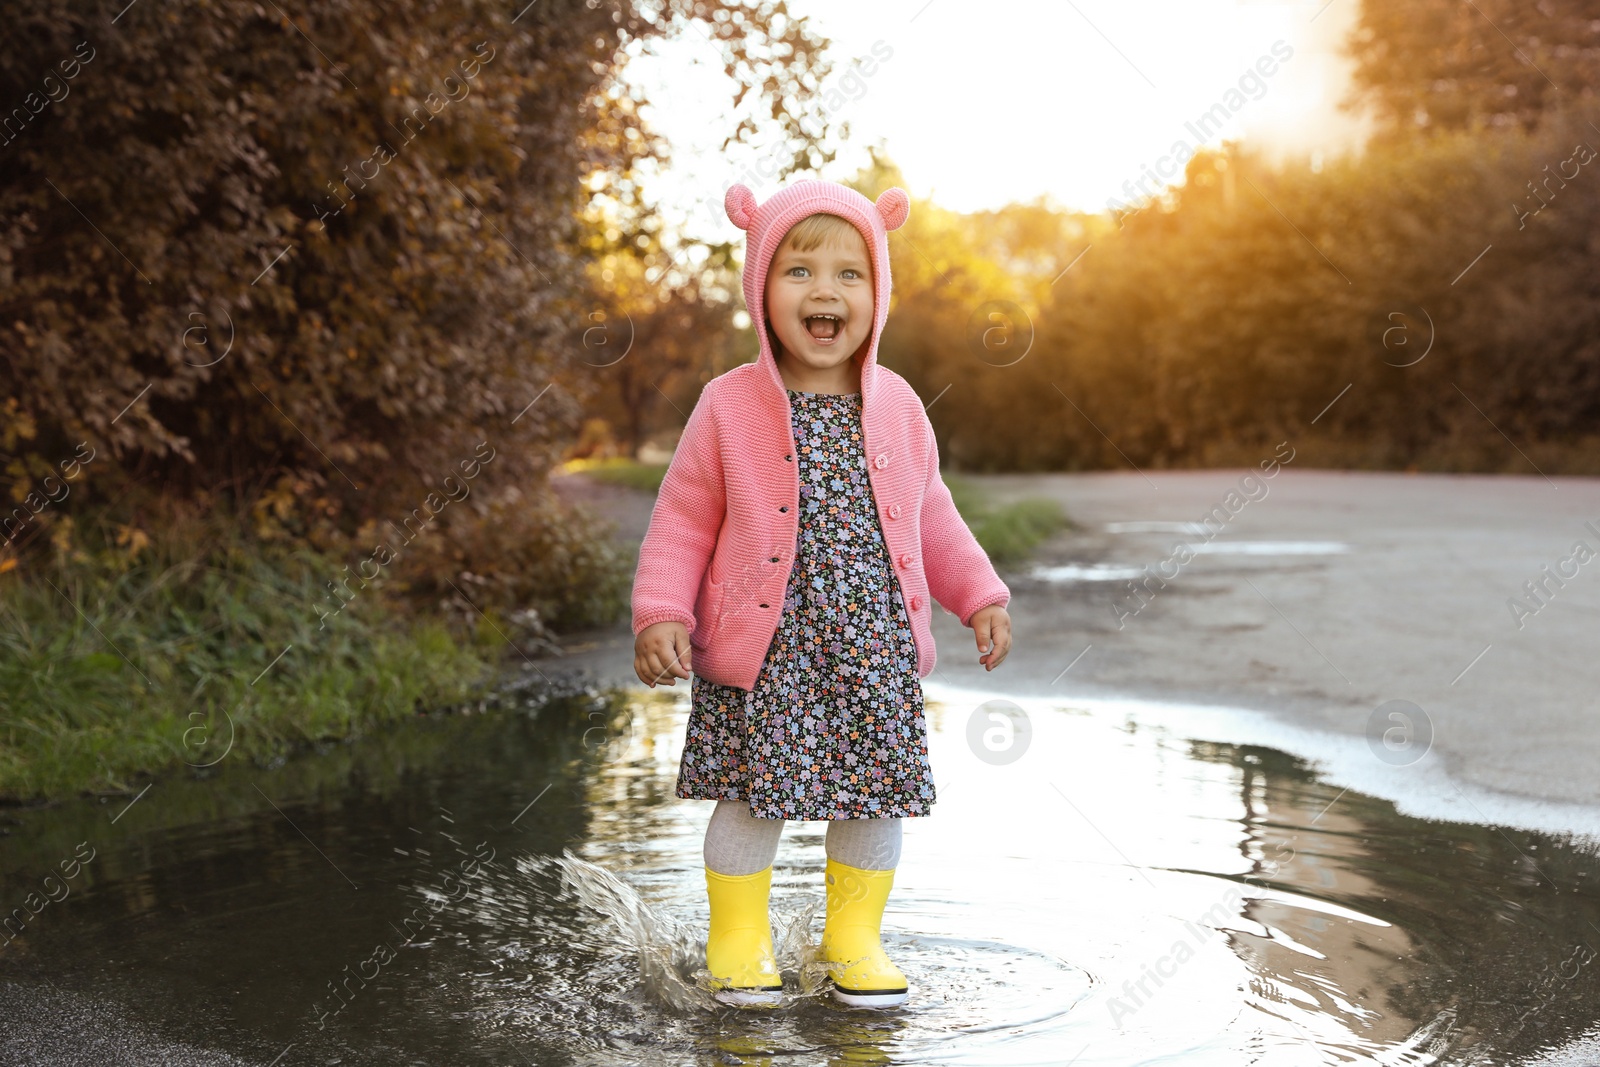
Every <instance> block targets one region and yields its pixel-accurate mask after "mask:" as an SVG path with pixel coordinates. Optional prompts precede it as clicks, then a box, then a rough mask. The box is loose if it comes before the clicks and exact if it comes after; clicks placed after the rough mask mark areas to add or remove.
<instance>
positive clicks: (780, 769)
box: [677, 389, 934, 820]
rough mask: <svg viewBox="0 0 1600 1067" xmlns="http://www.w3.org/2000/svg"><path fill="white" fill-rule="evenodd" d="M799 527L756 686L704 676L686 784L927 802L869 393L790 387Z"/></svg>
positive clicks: (812, 812)
mask: <svg viewBox="0 0 1600 1067" xmlns="http://www.w3.org/2000/svg"><path fill="white" fill-rule="evenodd" d="M789 406H790V411H791V413H792V416H793V423H794V437H795V443H796V445H797V446H798V447H797V450H796V456H797V458H798V459H799V474H800V502H799V504H800V534H799V538H798V542H797V545H796V548H797V551H796V553H795V563H794V569H793V570H792V571H791V572H790V574H789V583H788V588H787V590H786V592H785V595H784V602H783V618H782V621H781V622H780V623H779V625H778V631H777V633H776V634H775V635H773V638H772V645H771V646H770V647H769V648H768V650H767V658H766V661H765V663H764V664H763V666H762V668H761V674H760V675H759V677H758V678H757V679H756V683H755V687H754V688H753V689H749V690H744V689H739V688H736V687H733V686H725V685H717V684H715V683H713V682H708V681H705V680H704V679H702V678H700V677H699V676H698V675H696V676H695V679H694V685H693V701H692V706H691V708H690V712H689V725H688V735H687V740H686V741H685V744H684V750H683V761H682V764H681V766H680V769H679V772H678V785H677V795H678V796H680V797H683V798H686V799H703V800H742V799H746V798H748V799H749V802H750V813H751V814H752V815H754V816H755V817H757V818H763V819H799V820H808V819H874V818H880V819H887V818H901V817H906V816H914V815H928V814H930V811H929V809H930V807H931V806H932V805H933V802H934V787H933V773H932V770H931V768H930V767H929V765H928V736H927V722H926V720H925V719H924V717H923V696H922V685H921V683H920V681H919V680H918V678H917V671H916V667H917V650H916V642H915V639H914V638H913V637H912V633H911V620H910V617H909V616H908V615H907V613H906V606H905V602H904V601H903V599H902V598H901V592H900V582H899V579H898V578H897V577H896V576H895V573H894V567H893V565H892V563H891V561H890V558H889V550H888V547H887V546H886V545H885V543H884V539H883V530H882V528H881V527H880V526H879V524H878V511H877V507H876V506H875V503H874V500H873V496H872V485H871V483H870V482H869V481H868V479H867V460H866V450H865V447H864V445H863V442H862V437H861V394H860V393H843V394H840V393H800V392H796V391H795V390H793V389H791V390H789Z"/></svg>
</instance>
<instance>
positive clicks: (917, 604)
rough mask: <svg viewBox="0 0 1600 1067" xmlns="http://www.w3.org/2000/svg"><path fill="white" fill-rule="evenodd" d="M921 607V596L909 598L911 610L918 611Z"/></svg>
mask: <svg viewBox="0 0 1600 1067" xmlns="http://www.w3.org/2000/svg"><path fill="white" fill-rule="evenodd" d="M921 608H922V598H921V597H920V596H914V597H912V598H911V610H912V611H918V610H920V609H921Z"/></svg>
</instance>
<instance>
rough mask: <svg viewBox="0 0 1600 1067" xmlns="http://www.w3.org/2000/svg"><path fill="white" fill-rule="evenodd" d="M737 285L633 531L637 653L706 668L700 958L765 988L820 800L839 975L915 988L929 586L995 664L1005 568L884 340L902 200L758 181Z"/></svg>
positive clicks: (731, 199)
mask: <svg viewBox="0 0 1600 1067" xmlns="http://www.w3.org/2000/svg"><path fill="white" fill-rule="evenodd" d="M726 206H727V211H728V217H729V218H731V219H732V220H733V222H734V224H735V225H737V226H738V227H739V228H740V229H743V230H746V231H747V232H748V242H747V248H746V254H745V266H744V298H745V304H746V306H747V307H748V309H749V312H750V319H751V322H753V323H754V324H755V325H756V333H757V336H758V337H759V338H760V344H761V353H760V356H759V358H758V359H757V360H756V362H754V363H746V364H743V365H741V366H739V367H735V368H734V369H733V370H730V371H728V372H727V373H726V374H723V375H720V376H719V377H717V378H714V379H712V380H711V381H710V382H708V383H707V384H706V386H705V387H704V389H703V390H702V391H701V394H700V398H699V400H698V402H697V403H696V404H695V407H694V411H693V412H692V413H691V414H690V416H689V422H688V425H687V426H686V427H685V428H684V432H683V436H682V438H681V440H680V441H679V444H678V448H677V451H676V453H675V454H674V455H673V458H672V463H671V464H670V466H668V468H667V473H666V476H665V478H664V479H663V480H662V483H661V492H660V496H659V497H658V498H657V500H656V505H655V510H654V511H653V512H652V514H651V517H650V526H649V530H648V532H647V533H646V534H645V538H644V542H643V544H642V545H641V546H640V549H639V566H638V571H637V574H636V576H635V580H634V587H633V632H634V634H635V635H636V636H635V645H634V670H635V671H636V672H637V673H638V675H639V678H640V680H641V681H643V682H645V683H646V684H647V685H650V686H652V687H653V686H654V685H655V684H656V683H657V682H665V683H666V684H668V685H676V684H677V683H676V678H688V677H689V675H690V672H691V671H693V673H694V683H693V687H692V695H693V702H692V708H691V711H690V714H689V724H688V735H687V741H686V744H685V746H684V752H683V760H682V765H681V769H680V772H679V777H678V785H677V795H678V796H679V797H683V798H686V799H691V798H692V799H705V800H715V801H716V802H717V806H716V809H715V810H714V811H713V812H712V816H711V823H710V826H709V827H708V828H707V830H706V839H705V867H706V892H707V896H708V897H709V900H710V906H711V923H710V932H709V936H708V937H707V941H706V968H707V969H708V970H709V971H710V973H711V976H712V981H711V986H712V988H713V989H714V990H716V995H717V998H718V999H719V1000H721V1001H723V1002H724V1003H729V1004H739V1005H772V1004H776V1003H778V1002H779V1001H780V993H781V990H782V988H783V980H782V978H781V977H780V976H779V973H778V966H777V962H776V960H775V958H774V955H773V945H772V926H771V921H770V919H769V917H768V912H767V903H768V896H769V893H770V890H771V886H772V863H773V860H774V858H775V857H776V855H777V850H778V839H779V836H780V835H781V834H782V832H783V827H784V824H785V821H786V820H788V819H799V820H810V819H826V820H829V822H828V833H827V839H826V842H827V855H828V861H827V872H826V881H827V919H826V922H825V925H824V929H823V934H822V955H823V957H824V959H825V961H826V963H827V968H828V976H829V980H830V983H831V985H832V990H833V995H834V997H835V998H836V999H838V1000H839V1001H841V1002H842V1003H845V1004H848V1005H851V1006H854V1007H893V1006H896V1005H899V1004H903V1003H904V1002H905V1000H906V998H907V995H908V990H907V985H906V979H905V975H904V974H903V973H901V971H900V969H899V968H898V967H896V966H895V965H894V964H893V963H892V962H890V960H889V958H888V956H887V955H886V954H885V953H884V950H883V945H882V943H881V941H880V939H879V929H880V926H881V923H882V920H883V909H884V904H885V902H886V900H887V898H888V895H889V889H890V886H891V885H892V884H893V882H894V869H895V867H896V866H898V865H899V862H900V844H901V819H903V818H906V817H911V816H919V815H927V814H929V813H930V811H929V809H930V808H931V807H932V805H933V803H934V799H935V797H934V786H933V777H932V772H931V769H930V768H929V765H928V744H927V724H926V721H925V720H924V717H923V694H922V686H921V681H920V680H921V679H922V678H923V677H926V676H927V674H928V672H929V671H931V670H932V669H933V665H934V659H935V656H934V644H933V634H932V630H931V629H930V625H929V623H930V620H931V618H932V614H933V609H932V604H931V602H930V599H929V598H930V597H931V598H932V599H933V600H937V601H938V602H939V603H940V604H941V605H942V606H944V607H945V608H946V609H947V610H949V611H951V612H953V613H955V614H956V615H958V616H959V617H960V618H961V622H962V625H964V626H970V627H972V629H973V632H974V635H975V636H976V638H977V643H978V650H979V651H980V652H981V653H985V654H984V655H981V656H980V657H979V661H980V662H981V663H983V664H984V665H985V669H987V670H993V669H994V668H995V667H997V666H999V664H1000V662H1001V661H1002V660H1004V659H1005V657H1006V654H1007V653H1008V652H1009V651H1010V648H1011V621H1010V616H1008V615H1007V613H1006V609H1005V605H1006V604H1008V603H1009V602H1010V599H1011V594H1010V590H1009V589H1007V587H1006V585H1005V583H1003V582H1002V581H1001V580H1000V578H999V576H998V575H997V574H995V571H994V567H993V566H992V565H991V564H990V562H989V559H988V557H987V556H986V555H985V554H984V552H983V549H982V548H981V547H980V546H979V545H978V543H977V541H976V539H975V538H974V537H973V536H972V533H971V531H970V530H969V529H968V528H967V526H966V524H965V523H964V522H963V521H962V519H961V516H960V515H959V514H958V513H957V512H956V509H955V505H954V504H953V503H952V501H951V499H950V491H949V489H948V488H946V486H945V484H944V482H943V480H942V479H941V478H940V477H939V455H938V449H937V446H936V444H935V440H934V435H933V427H932V425H931V424H930V423H929V422H928V417H927V415H926V414H925V413H924V411H923V408H922V401H921V400H920V399H919V398H918V397H917V394H916V392H915V391H914V390H913V389H912V388H911V386H910V385H909V384H908V383H907V382H906V380H905V379H904V378H902V377H901V376H900V375H898V374H896V373H895V372H894V371H891V370H889V369H888V368H886V367H880V366H879V365H878V363H877V352H878V341H879V338H880V337H881V336H882V334H883V327H884V324H885V323H886V322H887V320H888V317H889V289H890V282H889V231H890V230H893V229H896V228H897V227H899V226H900V225H901V223H903V222H904V221H905V219H906V213H907V211H908V209H909V206H910V200H909V198H908V197H907V196H906V194H905V192H904V191H903V190H900V189H889V190H888V191H886V192H885V193H884V194H883V195H882V196H880V197H878V199H877V202H876V203H874V202H872V201H870V200H868V199H867V198H866V197H864V196H862V195H861V194H860V193H857V192H855V191H854V190H851V189H848V188H846V187H844V186H842V185H837V184H834V183H832V182H819V181H801V182H796V183H795V184H793V185H791V186H789V187H788V188H786V189H784V190H782V191H781V192H779V193H777V194H775V195H774V196H773V197H772V198H771V199H769V200H768V201H767V202H766V203H764V204H760V205H758V204H757V203H756V200H755V196H754V194H752V193H751V191H750V190H749V189H747V188H746V187H744V186H743V185H735V186H733V187H732V188H730V189H729V190H728V193H727V198H726Z"/></svg>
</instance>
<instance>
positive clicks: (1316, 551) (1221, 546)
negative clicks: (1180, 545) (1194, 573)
mask: <svg viewBox="0 0 1600 1067" xmlns="http://www.w3.org/2000/svg"><path fill="white" fill-rule="evenodd" d="M1191 547H1192V548H1193V549H1194V551H1195V552H1196V553H1197V554H1202V555H1203V554H1205V553H1208V552H1209V553H1212V554H1214V555H1215V554H1223V555H1234V556H1338V555H1343V554H1344V553H1346V552H1348V551H1350V546H1349V545H1347V544H1345V543H1344V542H1343V541H1207V542H1205V543H1204V544H1199V545H1193V546H1191Z"/></svg>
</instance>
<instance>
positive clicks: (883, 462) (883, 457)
mask: <svg viewBox="0 0 1600 1067" xmlns="http://www.w3.org/2000/svg"><path fill="white" fill-rule="evenodd" d="M873 462H874V463H876V464H877V465H878V469H879V470H883V468H885V467H887V466H888V465H889V454H888V453H887V452H879V453H878V458H877V459H876V460H874V461H873Z"/></svg>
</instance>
